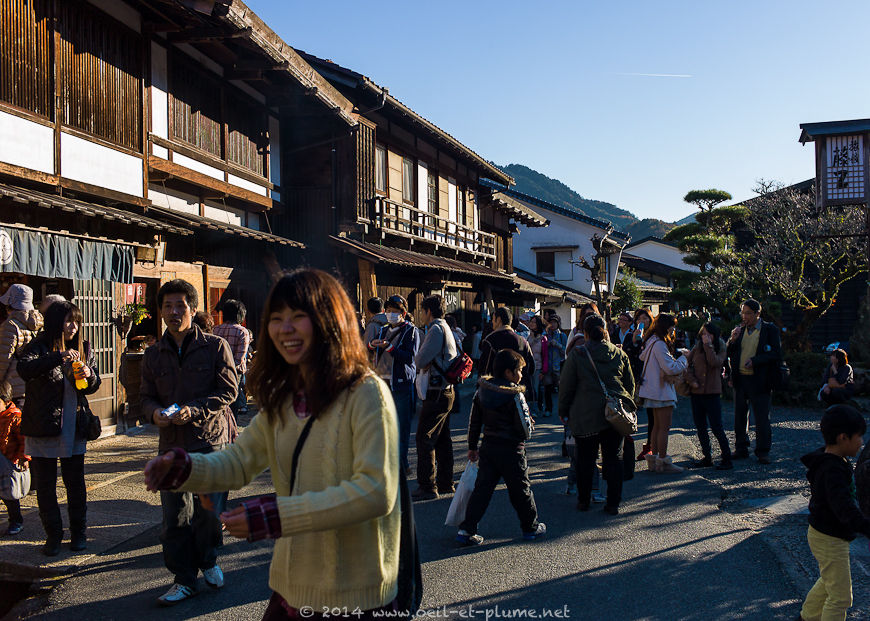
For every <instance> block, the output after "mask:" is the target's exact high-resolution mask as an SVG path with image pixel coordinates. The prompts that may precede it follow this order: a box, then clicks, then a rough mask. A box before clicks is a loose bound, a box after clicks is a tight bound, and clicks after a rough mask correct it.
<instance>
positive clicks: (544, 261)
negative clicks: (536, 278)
mask: <svg viewBox="0 0 870 621" xmlns="http://www.w3.org/2000/svg"><path fill="white" fill-rule="evenodd" d="M535 257H536V261H537V269H536V271H537V273H538V274H539V275H541V276H555V274H556V253H555V252H537V253H535Z"/></svg>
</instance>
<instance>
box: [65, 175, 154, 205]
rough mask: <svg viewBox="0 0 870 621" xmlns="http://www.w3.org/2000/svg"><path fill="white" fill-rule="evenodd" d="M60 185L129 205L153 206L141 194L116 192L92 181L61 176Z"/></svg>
mask: <svg viewBox="0 0 870 621" xmlns="http://www.w3.org/2000/svg"><path fill="white" fill-rule="evenodd" d="M60 187H62V188H65V189H67V190H72V191H74V192H80V193H82V194H88V195H90V196H99V197H100V198H107V199H109V200H112V201H117V202H119V203H125V204H127V205H136V206H137V207H150V206H151V201H149V200H147V199H145V198H142V197H141V196H134V195H132V194H125V193H124V192H116V191H115V190H109V189H107V188H103V187H100V186H98V185H92V184H90V183H82V182H80V181H75V180H73V179H67V178H66V177H61V178H60Z"/></svg>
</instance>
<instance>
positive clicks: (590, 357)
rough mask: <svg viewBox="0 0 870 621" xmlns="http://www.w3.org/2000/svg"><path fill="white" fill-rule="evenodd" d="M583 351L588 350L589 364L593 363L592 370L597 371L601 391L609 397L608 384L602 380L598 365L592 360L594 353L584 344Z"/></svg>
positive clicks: (596, 375)
mask: <svg viewBox="0 0 870 621" xmlns="http://www.w3.org/2000/svg"><path fill="white" fill-rule="evenodd" d="M583 351H585V352H586V357H587V358H589V364H591V365H592V370H593V371H595V377H596V378H598V383H599V384H600V385H601V391H602V392H603V393H604V398H605V399H609V398H610V393H609V392H607V386H605V385H604V382H602V381H601V376H600V375H598V367H597V366H595V361H594V360H592V354H590V353H589V348H588V347H586V346H585V345H584V346H583Z"/></svg>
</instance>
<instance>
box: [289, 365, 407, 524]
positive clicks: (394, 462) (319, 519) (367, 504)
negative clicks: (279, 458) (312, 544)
mask: <svg viewBox="0 0 870 621" xmlns="http://www.w3.org/2000/svg"><path fill="white" fill-rule="evenodd" d="M347 410H348V411H347V412H346V415H348V416H350V424H351V427H352V437H353V466H352V470H353V475H352V476H351V478H350V479H347V480H343V481H341V482H340V483H339V484H338V485H332V486H330V487H327V488H326V489H323V490H320V491H316V492H315V491H310V492H305V493H302V494H298V495H295V496H279V497H278V512H279V515H280V517H281V535H282V537H287V536H291V535H294V534H298V533H303V532H311V531H322V530H331V529H337V528H342V527H345V526H348V525H352V524H357V523H360V522H364V521H367V520H371V519H375V518H379V517H382V516H385V515H387V514H389V513H390V512H391V511H392V510H393V507H394V505H395V503H396V500H397V498H398V491H399V478H398V475H399V455H398V446H399V440H398V437H399V433H398V423H397V418H396V408H395V405H394V404H393V398H392V396H391V395H390V394H389V393H388V392H387V388H386V386H385V384H384V383H383V382H381V381H380V380H378V379H376V378H374V377H369V378H367V379H366V380H363V382H361V383H360V384H359V385H358V386H357V387H356V388H354V389H353V390H352V392H351V395H350V397H349V399H348V402H347Z"/></svg>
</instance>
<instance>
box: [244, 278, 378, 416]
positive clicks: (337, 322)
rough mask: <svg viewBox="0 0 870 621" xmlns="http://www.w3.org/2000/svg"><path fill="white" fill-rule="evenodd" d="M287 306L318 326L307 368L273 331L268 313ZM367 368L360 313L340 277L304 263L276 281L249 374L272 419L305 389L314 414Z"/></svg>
mask: <svg viewBox="0 0 870 621" xmlns="http://www.w3.org/2000/svg"><path fill="white" fill-rule="evenodd" d="M285 308H292V309H294V310H300V311H303V312H305V313H306V314H307V315H308V317H309V318H310V320H311V325H312V327H313V328H314V342H313V343H312V345H311V348H310V350H309V352H308V358H307V360H306V365H305V367H304V368H303V367H302V366H301V365H290V364H287V361H285V360H284V358H283V357H282V356H281V354H280V353H279V352H278V350H277V349H276V348H275V345H274V343H272V339H271V337H270V336H269V317H270V316H271V315H272V313H275V312H280V311H282V310H283V309H285ZM368 370H369V364H368V357H367V356H366V351H365V347H364V346H363V342H362V338H361V337H360V333H359V324H358V322H357V320H356V313H355V312H354V309H353V306H352V305H351V303H350V298H349V297H348V295H347V292H346V291H345V290H344V288H343V287H342V286H341V283H339V282H338V280H336V279H335V278H334V277H333V276H330V275H329V274H327V273H326V272H323V271H321V270H315V269H308V268H305V269H298V270H294V271H293V272H290V273H289V274H286V275H285V276H283V277H282V278H281V279H280V280H279V281H278V282H276V283H275V285H274V286H273V287H272V290H271V291H270V292H269V297H268V299H267V300H266V305H265V308H264V309H263V320H262V322H261V324H260V336H259V339H258V340H257V355H256V357H255V358H254V364H253V365H252V367H251V371H250V373H249V374H248V388H249V392H250V394H251V395H252V396H253V397H254V399H256V401H257V404H258V405H259V406H260V408H262V409H264V410H265V411H266V416H267V417H268V419H269V422H270V423H272V424H274V423H275V422H276V421H280V420H282V407H283V406H284V404H285V403H286V402H287V400H288V399H289V398H292V396H293V394H294V393H295V392H296V391H297V390H305V399H306V402H307V405H308V408H309V410H310V411H311V415H312V416H315V417H316V416H318V415H319V414H321V413H323V412H324V411H325V410H326V408H328V407H329V406H330V404H332V402H333V401H334V400H335V399H336V397H337V396H338V395H339V394H340V393H341V392H342V391H343V390H345V389H346V388H348V387H350V386H353V385H354V384H356V383H357V382H358V381H359V380H360V379H362V378H363V377H364V376H365V375H366V373H367V372H368Z"/></svg>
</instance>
